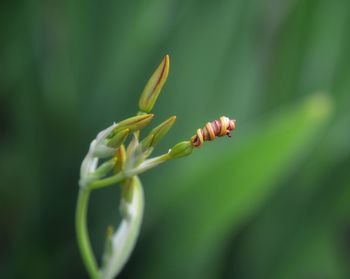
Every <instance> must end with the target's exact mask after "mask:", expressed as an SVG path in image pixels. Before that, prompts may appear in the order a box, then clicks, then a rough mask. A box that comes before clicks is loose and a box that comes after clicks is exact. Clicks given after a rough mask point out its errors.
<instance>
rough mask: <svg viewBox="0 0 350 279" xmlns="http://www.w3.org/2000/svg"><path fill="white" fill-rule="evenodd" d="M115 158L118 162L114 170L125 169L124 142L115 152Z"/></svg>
mask: <svg viewBox="0 0 350 279" xmlns="http://www.w3.org/2000/svg"><path fill="white" fill-rule="evenodd" d="M114 159H115V160H116V164H115V165H114V172H115V173H118V172H120V171H121V170H122V169H124V165H125V161H126V150H125V146H124V144H122V145H121V146H120V147H119V148H118V149H117V150H116V152H115V154H114Z"/></svg>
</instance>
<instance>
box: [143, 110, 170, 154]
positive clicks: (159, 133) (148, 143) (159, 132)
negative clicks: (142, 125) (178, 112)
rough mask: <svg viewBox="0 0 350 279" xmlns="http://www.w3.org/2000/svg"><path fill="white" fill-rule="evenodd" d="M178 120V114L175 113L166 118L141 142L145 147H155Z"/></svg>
mask: <svg viewBox="0 0 350 279" xmlns="http://www.w3.org/2000/svg"><path fill="white" fill-rule="evenodd" d="M175 121H176V116H175V115H173V116H171V117H170V118H168V119H167V120H165V121H164V122H163V123H161V124H160V125H158V126H157V127H155V128H154V129H153V130H152V131H151V132H150V133H149V135H148V136H147V137H146V138H145V139H143V140H142V142H141V144H142V146H143V148H144V149H146V148H149V147H154V146H155V145H156V144H158V143H159V141H160V140H161V139H163V137H164V136H165V135H166V134H167V133H168V131H169V130H170V128H171V127H172V126H173V124H174V123H175Z"/></svg>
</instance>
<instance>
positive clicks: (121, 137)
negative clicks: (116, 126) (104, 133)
mask: <svg viewBox="0 0 350 279" xmlns="http://www.w3.org/2000/svg"><path fill="white" fill-rule="evenodd" d="M129 132H130V130H129V129H124V130H121V131H119V132H114V133H113V134H114V135H113V137H112V138H109V139H107V140H106V145H107V146H109V147H113V148H118V147H119V146H120V145H122V144H123V143H124V141H125V140H126V138H127V137H128V134H129Z"/></svg>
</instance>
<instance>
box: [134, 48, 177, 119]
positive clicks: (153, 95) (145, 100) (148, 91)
mask: <svg viewBox="0 0 350 279" xmlns="http://www.w3.org/2000/svg"><path fill="white" fill-rule="evenodd" d="M169 65H170V61H169V55H165V56H164V58H163V60H162V62H161V63H160V65H159V66H158V68H157V69H156V70H155V72H154V73H153V75H152V76H151V77H150V79H149V80H148V82H147V83H146V86H145V88H144V89H143V91H142V94H141V97H140V100H139V109H140V110H141V111H144V112H147V113H149V112H150V111H151V110H152V108H153V106H154V104H155V103H156V101H157V98H158V96H159V93H160V91H161V90H162V87H163V85H164V83H165V81H166V79H167V77H168V73H169Z"/></svg>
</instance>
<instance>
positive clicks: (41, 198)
mask: <svg viewBox="0 0 350 279" xmlns="http://www.w3.org/2000/svg"><path fill="white" fill-rule="evenodd" d="M0 5H1V8H0V22H1V23H0V38H1V39H0V119H1V120H0V121H1V122H0V171H1V173H0V181H1V182H0V185H1V187H0V277H1V278H86V277H87V274H86V272H85V270H84V267H83V264H82V262H81V259H80V255H79V252H78V248H77V244H76V239H75V232H74V211H75V202H76V197H77V192H78V185H77V181H78V179H79V166H80V163H81V161H82V159H83V157H84V155H85V153H86V152H87V149H88V145H89V142H90V141H91V140H92V139H93V138H94V137H95V135H96V134H97V132H98V131H100V130H102V129H103V128H105V127H107V126H109V125H110V124H111V123H112V122H113V121H119V120H121V119H124V118H126V117H129V116H132V115H133V114H134V113H135V112H136V111H137V100H138V97H139V94H140V92H141V91H142V89H143V86H144V84H145V82H146V81H147V79H148V78H149V76H150V75H151V73H152V72H153V70H154V69H155V67H156V66H157V65H158V63H160V61H161V59H162V56H163V55H164V54H166V53H169V54H170V56H171V69H170V76H169V79H168V82H167V84H166V86H165V88H164V89H163V92H162V94H161V96H160V98H159V100H158V103H157V105H156V106H155V109H154V113H155V114H156V115H157V116H156V119H155V120H154V124H157V123H160V122H161V121H162V120H163V119H165V118H166V117H168V116H170V115H173V114H176V115H177V123H176V125H175V126H174V128H173V129H172V130H171V132H170V133H169V135H168V136H167V138H166V139H165V140H164V141H163V142H162V144H160V146H159V148H158V149H157V152H158V154H161V153H163V152H166V151H167V150H168V148H169V147H170V146H172V145H174V144H175V143H177V142H178V141H180V140H185V139H188V138H189V137H190V136H192V135H193V134H194V132H195V130H196V129H197V128H199V127H201V126H203V124H204V123H205V122H206V121H209V120H213V119H216V118H218V117H220V116H221V115H227V116H230V117H233V118H235V119H237V130H236V131H235V132H234V136H233V138H232V139H226V138H225V139H224V138H222V139H219V140H217V141H215V142H212V143H206V144H205V146H204V147H203V148H201V149H200V150H196V152H194V154H193V155H192V156H190V157H187V158H184V159H182V160H174V161H171V162H169V163H167V164H164V165H162V166H160V167H159V168H157V169H155V170H152V171H150V172H148V173H145V174H143V175H141V179H142V181H143V184H144V187H145V194H146V208H145V219H144V223H143V226H142V234H141V237H140V239H139V241H138V243H137V246H136V249H135V251H134V253H133V255H132V257H131V260H130V261H129V263H128V264H127V266H126V267H125V269H124V270H123V272H122V274H121V276H120V278H151V279H153V278H156V279H157V278H170V279H171V278H204V279H206V278H208V279H211V278H244V279H250V278H251V279H253V278H259V279H260V278H316V279H318V278H320V279H323V278H325V279H327V278H350V215H349V210H350V124H349V120H350V110H349V105H350V63H349V61H350V51H349V49H350V36H349V26H350V3H349V1H346V0H333V1H329V0H288V1H278V0H266V1H257V0H218V1H195V0H189V1H177V0H142V1H79V0H75V1H68V0H63V1H1V4H0ZM118 204H119V189H118V187H111V188H109V189H104V190H100V191H96V192H95V193H94V194H93V196H92V200H91V204H90V208H89V227H90V232H91V238H92V242H93V245H94V249H95V252H96V254H97V255H98V257H99V255H101V253H102V247H103V243H104V235H105V231H106V227H107V225H109V224H114V225H116V224H117V223H118V220H119V219H118Z"/></svg>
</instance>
